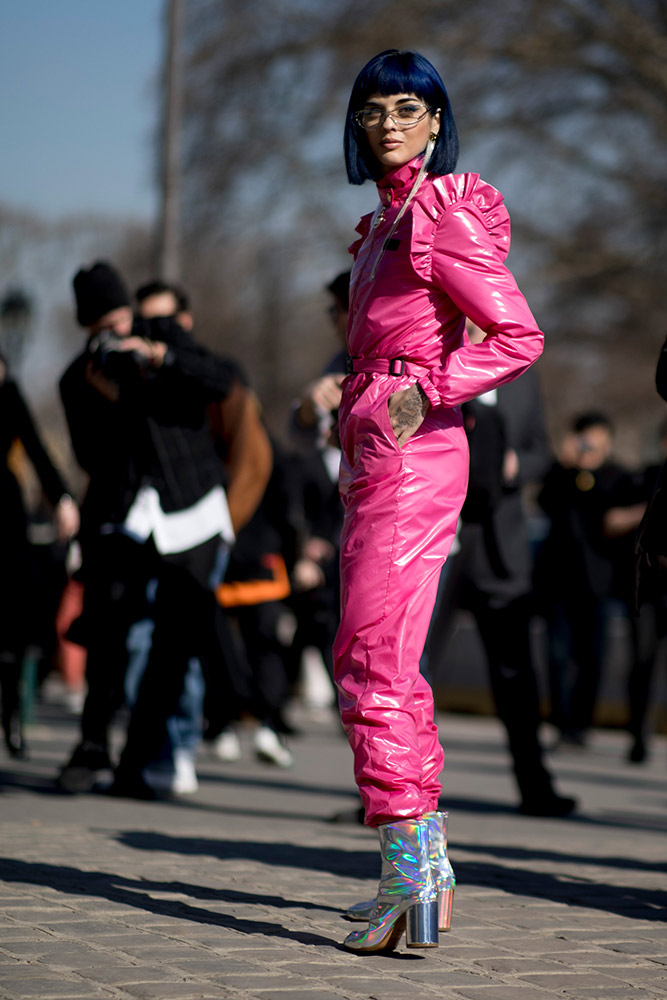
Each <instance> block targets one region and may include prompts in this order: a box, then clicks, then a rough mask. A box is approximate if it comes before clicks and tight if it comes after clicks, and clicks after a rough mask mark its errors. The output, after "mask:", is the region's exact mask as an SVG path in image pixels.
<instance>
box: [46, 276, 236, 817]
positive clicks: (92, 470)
mask: <svg viewBox="0 0 667 1000" xmlns="http://www.w3.org/2000/svg"><path fill="white" fill-rule="evenodd" d="M73 284H74V292H75V296H76V303H77V319H78V321H79V323H80V324H81V326H83V327H84V328H86V330H87V332H88V340H87V343H86V347H85V349H84V350H83V352H82V353H81V354H80V355H79V356H78V357H77V358H75V360H74V361H73V362H72V364H71V365H70V366H69V368H68V369H67V371H66V372H65V374H64V375H63V377H62V379H61V383H60V391H61V397H62V401H63V405H64V407H65V413H66V416H67V421H68V424H69V429H70V434H71V438H72V445H73V448H74V453H75V455H76V458H77V461H78V462H79V464H80V465H81V466H82V468H83V469H84V470H85V471H86V472H87V473H88V474H89V477H90V483H89V487H88V491H87V495H86V498H85V501H84V504H83V508H82V528H81V543H82V552H83V578H84V584H85V591H84V593H85V598H84V612H83V616H82V619H81V620H80V621H79V622H78V623H76V625H75V627H74V633H75V634H74V637H75V638H76V641H79V642H81V644H83V645H85V646H87V649H88V662H87V680H88V695H87V698H86V703H85V706H84V711H83V715H82V733H81V736H82V739H81V742H80V744H79V745H78V746H77V747H76V749H75V751H74V754H73V756H72V758H71V760H70V761H69V763H68V765H67V766H66V767H65V768H64V769H63V771H62V773H61V775H60V778H59V784H60V787H61V788H63V790H65V791H69V792H77V791H89V790H90V789H91V788H92V787H93V786H94V784H95V781H96V778H97V776H98V774H99V772H100V771H102V770H105V769H107V768H109V767H110V760H109V754H108V744H107V740H108V728H109V723H110V721H111V718H112V716H113V713H114V711H115V709H116V708H117V707H119V705H120V704H121V703H122V702H123V700H124V690H123V688H124V680H125V670H126V665H127V650H126V636H127V630H128V628H129V626H130V625H131V624H132V623H133V622H135V621H137V620H138V619H139V618H140V617H142V615H143V613H144V612H145V610H146V601H147V595H146V586H147V583H148V581H150V580H157V587H156V588H155V593H154V594H153V595H152V596H151V602H152V603H151V608H150V617H151V618H152V620H153V622H154V631H153V637H152V646H151V652H150V655H149V658H148V664H147V667H146V671H145V673H144V676H143V679H142V681H141V683H140V686H139V690H138V692H137V700H136V704H135V708H134V710H133V713H132V718H131V721H130V726H129V730H128V739H127V744H126V747H125V750H124V751H123V755H122V757H121V761H120V764H119V765H118V768H117V770H116V774H115V780H114V785H113V786H112V791H114V792H115V793H117V794H119V795H132V796H137V797H151V794H150V789H149V788H148V786H147V785H146V784H145V782H144V780H143V776H142V771H143V768H144V767H145V766H146V765H147V764H148V763H149V762H150V761H151V760H153V759H155V757H157V755H158V754H159V752H160V750H161V747H162V743H163V742H164V738H165V730H166V719H167V717H168V716H169V715H170V713H171V712H172V710H173V709H174V707H175V706H176V704H177V703H178V698H179V696H180V694H181V690H182V686H183V678H184V676H185V671H186V669H187V664H188V662H189V660H190V658H191V657H193V656H199V655H201V657H202V659H204V658H206V657H207V654H208V657H209V658H210V648H217V647H216V639H215V634H214V625H213V621H214V609H215V600H214V596H213V592H212V590H211V581H212V578H213V574H214V571H215V567H216V562H217V560H218V557H219V552H220V546H221V543H222V544H227V545H228V544H230V543H231V541H232V539H233V537H234V533H233V529H232V525H231V520H230V517H229V510H228V507H227V501H226V497H225V491H224V488H223V469H222V465H221V462H220V459H219V456H218V454H217V453H216V450H215V446H214V443H213V439H212V436H211V432H210V425H209V419H208V410H207V407H208V406H209V404H210V403H213V402H215V401H216V400H221V399H223V398H224V397H225V396H226V395H227V394H228V393H229V392H230V390H231V388H232V386H233V385H234V383H235V381H236V380H237V378H238V373H237V369H236V367H235V366H234V365H233V364H232V363H231V362H229V361H227V360H223V359H221V358H218V357H217V356H215V355H214V354H212V353H211V352H209V351H207V350H205V349H204V348H202V347H200V346H199V345H197V344H196V343H195V342H194V340H193V339H192V337H191V336H190V335H189V333H187V332H186V331H185V330H184V329H183V328H182V327H181V326H180V325H179V324H178V323H177V322H176V321H175V320H174V319H173V318H171V317H155V318H152V319H139V320H134V321H133V317H132V310H131V308H130V296H129V292H128V290H127V288H126V286H125V283H124V282H123V280H122V278H121V277H120V275H119V274H118V273H117V272H116V271H115V269H114V268H113V267H112V266H111V265H109V264H107V263H104V262H98V263H96V264H95V265H93V267H91V268H89V269H82V270H81V271H79V272H78V273H77V275H76V276H75V278H74V282H73Z"/></svg>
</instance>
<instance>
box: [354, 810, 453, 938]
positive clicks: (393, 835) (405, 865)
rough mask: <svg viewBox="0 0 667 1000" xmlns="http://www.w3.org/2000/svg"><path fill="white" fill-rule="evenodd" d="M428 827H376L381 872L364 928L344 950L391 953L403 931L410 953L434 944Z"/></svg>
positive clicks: (421, 823)
mask: <svg viewBox="0 0 667 1000" xmlns="http://www.w3.org/2000/svg"><path fill="white" fill-rule="evenodd" d="M428 829H429V824H428V821H427V819H426V818H425V817H422V818H421V819H406V820H399V821H397V822H395V823H385V824H384V825H383V826H380V827H378V833H379V835H380V854H381V856H382V871H381V874H380V885H379V888H378V894H377V897H376V899H375V900H374V902H373V904H372V912H371V914H370V916H369V918H368V920H369V923H368V927H367V928H366V929H365V930H363V931H352V933H351V934H348V936H347V937H346V938H345V941H344V946H345V947H346V948H349V949H350V950H351V951H359V952H368V951H391V950H392V949H393V948H395V947H396V945H397V944H398V942H399V940H400V937H401V934H402V933H403V930H404V929H405V934H406V944H407V946H408V948H435V947H436V946H437V944H438V897H437V894H436V891H435V887H434V883H433V876H432V875H431V864H430V859H429V834H428Z"/></svg>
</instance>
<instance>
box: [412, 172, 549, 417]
mask: <svg viewBox="0 0 667 1000" xmlns="http://www.w3.org/2000/svg"><path fill="white" fill-rule="evenodd" d="M436 195H437V197H436V200H435V202H434V204H433V206H432V210H433V212H434V214H435V215H436V225H435V230H434V242H433V252H432V259H431V278H432V281H433V283H434V284H435V285H436V287H437V288H438V289H440V290H442V291H443V292H445V293H446V294H447V295H448V296H449V298H450V299H451V300H452V301H453V302H454V304H455V305H456V306H457V307H458V308H459V309H460V310H461V312H462V313H463V314H464V315H465V316H467V317H469V318H470V319H471V320H472V321H473V323H475V324H476V325H477V326H479V327H481V329H482V330H484V331H485V333H486V335H487V336H486V339H485V340H484V341H483V342H482V343H481V344H466V345H465V346H463V347H461V348H459V349H458V350H455V351H453V352H452V353H451V354H449V356H448V357H447V359H446V361H445V363H444V365H443V366H442V367H440V368H435V369H433V370H432V371H431V373H430V379H429V381H430V382H431V385H430V386H428V387H426V386H424V389H425V391H426V392H427V395H428V396H429V398H430V399H431V402H434V401H435V399H434V397H435V395H436V394H437V398H438V400H439V404H440V405H442V406H457V405H459V404H460V403H464V402H466V401H467V400H470V399H473V398H474V397H475V396H478V395H480V393H483V392H487V391H488V390H490V389H494V388H496V387H498V386H500V385H503V384H504V383H505V382H510V381H511V380H512V379H514V378H516V377H517V376H519V375H520V374H521V373H522V372H524V371H525V370H526V369H527V368H529V367H530V365H532V364H533V363H534V362H535V361H536V360H537V358H538V357H539V356H540V354H541V353H542V348H543V344H544V335H543V334H542V332H541V330H540V329H539V327H538V325H537V323H536V321H535V318H534V316H533V314H532V313H531V311H530V309H529V308H528V304H527V302H526V300H525V298H524V297H523V295H522V293H521V291H520V290H519V288H518V286H517V283H516V281H515V280H514V277H513V276H512V274H511V272H510V271H509V270H508V268H507V267H506V265H505V258H506V257H507V253H508V251H509V244H510V225H509V215H508V213H507V209H506V208H505V206H504V204H503V199H502V195H501V194H500V193H499V192H498V191H496V189H495V188H493V187H491V185H490V184H486V183H485V182H484V181H482V180H481V179H480V178H479V176H478V175H477V174H462V175H458V176H455V177H454V176H447V177H443V178H439V183H438V184H437V186H436ZM433 390H435V393H434V391H433Z"/></svg>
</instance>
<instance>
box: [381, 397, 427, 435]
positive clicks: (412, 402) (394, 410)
mask: <svg viewBox="0 0 667 1000" xmlns="http://www.w3.org/2000/svg"><path fill="white" fill-rule="evenodd" d="M388 405H389V420H390V422H391V426H392V428H393V431H394V434H395V435H396V441H397V442H398V446H399V448H401V447H403V445H404V444H405V443H406V441H409V440H410V438H411V437H412V435H413V434H414V433H415V431H416V430H417V429H418V428H419V427H420V426H421V423H422V421H423V419H424V417H425V416H426V411H427V410H428V408H429V401H428V399H427V398H426V395H425V393H424V390H423V389H421V388H420V387H419V386H418V385H411V386H410V388H409V389H400V390H399V391H398V392H395V393H393V395H391V396H390V397H389V404H388Z"/></svg>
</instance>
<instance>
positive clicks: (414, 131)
mask: <svg viewBox="0 0 667 1000" xmlns="http://www.w3.org/2000/svg"><path fill="white" fill-rule="evenodd" d="M411 106H414V107H415V109H416V110H415V117H418V116H419V115H421V114H423V112H424V110H425V108H426V105H425V104H424V102H423V101H422V100H421V98H419V97H417V96H416V95H415V94H392V95H390V96H389V97H385V96H384V95H383V94H372V95H371V96H370V97H369V98H367V100H366V102H365V104H364V110H370V109H372V108H375V109H378V110H380V111H388V112H389V113H391V112H398V110H399V109H400V108H404V109H406V108H408V107H411ZM360 110H361V109H360ZM403 113H405V111H404V112H403ZM439 131H440V112H439V111H436V113H435V114H427V115H425V116H424V118H422V120H421V121H419V122H417V124H416V125H411V126H410V127H408V128H405V127H404V126H403V124H402V123H401V124H399V125H397V124H396V122H395V121H394V120H393V118H390V117H389V116H387V117H386V118H385V119H384V121H383V122H382V124H381V125H378V127H377V128H374V129H366V138H367V139H368V144H369V146H370V149H371V152H372V153H373V155H374V156H375V158H376V159H377V160H378V162H379V163H380V166H381V167H382V173H383V174H386V173H388V172H389V171H390V170H394V169H395V168H396V167H402V166H403V164H404V163H408V162H409V161H410V160H412V159H414V158H415V156H418V155H419V153H423V151H424V149H425V148H426V143H427V142H428V137H429V135H430V134H431V132H436V133H437V132H439Z"/></svg>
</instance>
